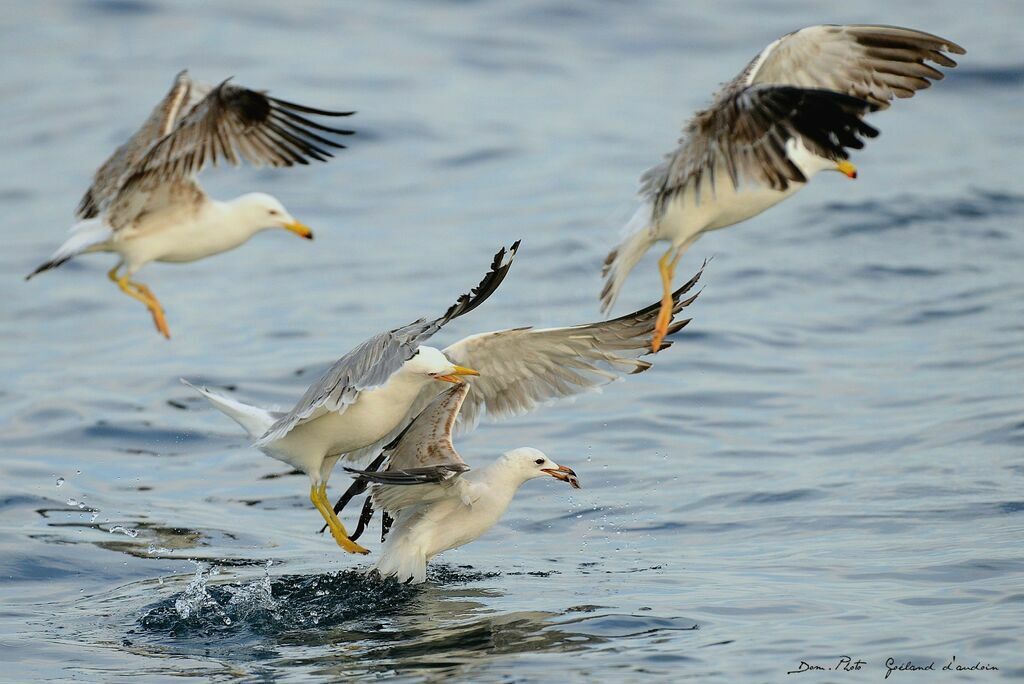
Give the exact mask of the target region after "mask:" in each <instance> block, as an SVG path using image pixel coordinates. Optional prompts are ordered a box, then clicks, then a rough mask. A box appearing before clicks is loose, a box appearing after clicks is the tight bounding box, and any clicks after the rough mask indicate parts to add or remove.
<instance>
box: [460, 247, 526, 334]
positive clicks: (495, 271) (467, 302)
mask: <svg viewBox="0 0 1024 684" xmlns="http://www.w3.org/2000/svg"><path fill="white" fill-rule="evenodd" d="M520 242H521V241H520V240H516V241H515V242H514V243H512V246H511V247H509V248H508V249H506V248H504V247H502V248H501V249H500V250H498V252H497V253H496V254H495V255H494V259H493V260H492V261H491V268H490V270H489V271H488V272H487V274H486V275H485V276H484V278H483V280H481V281H480V284H479V285H477V286H476V287H474V288H473V289H472V290H471V291H470V292H469V293H467V294H464V295H462V296H461V297H459V298H458V300H457V301H456V302H455V303H454V304H452V305H451V306H450V307H449V308H448V310H447V311H445V312H444V315H443V316H441V321H442V322H443V323H447V322H448V321H451V320H454V319H456V318H458V317H459V316H464V315H466V314H468V313H469V312H470V311H472V310H473V309H475V308H477V307H478V306H480V305H481V304H483V303H484V302H485V301H487V299H488V298H489V297H490V296H491V295H492V294H494V291H495V290H497V289H498V286H499V285H501V283H502V281H503V280H505V276H506V275H508V271H509V269H510V268H512V262H513V261H515V258H516V253H517V252H518V251H519V243H520Z"/></svg>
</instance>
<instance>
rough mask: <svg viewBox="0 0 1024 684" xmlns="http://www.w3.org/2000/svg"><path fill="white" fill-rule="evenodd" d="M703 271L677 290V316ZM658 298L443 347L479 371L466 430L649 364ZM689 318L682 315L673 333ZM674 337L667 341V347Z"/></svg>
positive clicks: (462, 417)
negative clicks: (565, 323) (584, 319)
mask: <svg viewBox="0 0 1024 684" xmlns="http://www.w3.org/2000/svg"><path fill="white" fill-rule="evenodd" d="M703 270H704V269H703V267H702V268H701V270H700V271H699V272H698V273H697V274H696V275H694V276H693V278H691V279H690V281H689V282H687V283H686V284H684V285H683V286H682V287H680V288H679V289H678V290H676V291H675V292H674V293H673V294H672V299H673V302H674V303H675V305H674V306H673V308H672V311H673V314H677V313H679V312H680V311H682V310H683V309H684V308H686V307H687V306H689V305H690V304H691V303H692V302H693V301H694V300H695V299H696V298H697V295H693V296H691V297H689V298H686V299H684V296H685V295H686V294H687V293H688V292H689V291H690V290H691V289H693V287H694V286H695V285H696V284H697V282H698V281H699V280H700V276H701V274H702V273H703ZM659 306H660V302H659V303H654V304H652V305H650V306H648V307H646V308H644V309H640V310H639V311H634V312H633V313H629V314H626V315H625V316H620V317H619V318H615V319H611V320H607V321H600V322H597V323H588V324H584V325H574V326H569V327H565V328H545V329H534V328H511V329H509V330H499V331H497V332H488V333H481V334H479V335H472V336H470V337H466V338H464V339H462V340H460V341H458V342H456V343H455V344H453V345H451V346H450V347H448V348H446V349H445V350H444V353H445V355H446V356H447V357H448V358H449V359H450V360H451V361H452V363H455V364H457V365H467V366H469V367H470V368H473V369H475V370H478V371H480V377H478V378H473V380H472V381H470V383H469V385H470V391H469V395H468V396H467V397H466V401H465V404H464V405H463V407H462V412H461V413H460V414H459V418H458V428H459V429H460V430H468V429H471V428H472V427H474V426H475V425H476V424H477V423H478V422H479V420H480V418H481V417H482V416H483V415H484V414H487V415H488V416H490V417H491V418H507V417H511V416H517V415H521V414H524V413H528V412H529V411H532V410H534V409H535V408H537V407H538V406H540V405H543V404H546V403H549V402H551V401H553V400H556V399H560V398H562V397H569V396H573V395H576V394H580V393H583V392H586V391H591V390H594V389H596V388H598V387H600V386H602V385H606V384H608V383H609V382H612V381H613V380H616V379H618V378H619V377H621V376H623V375H633V374H636V373H642V372H643V371H645V370H647V369H648V368H650V367H651V362H650V361H645V360H643V359H642V358H641V357H642V356H645V355H647V354H649V353H650V338H651V334H652V332H653V330H654V323H655V319H656V318H657V316H658V309H659ZM689 322H690V319H685V320H680V321H676V322H675V323H673V324H672V325H671V326H670V327H669V334H672V333H675V332H678V331H679V330H681V329H682V328H683V327H684V326H685V325H686V324H687V323H689ZM668 346H671V342H669V343H667V344H666V345H663V346H662V350H664V349H665V348H667V347H668Z"/></svg>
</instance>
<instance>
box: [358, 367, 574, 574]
mask: <svg viewBox="0 0 1024 684" xmlns="http://www.w3.org/2000/svg"><path fill="white" fill-rule="evenodd" d="M470 392H471V389H470V387H469V386H465V385H464V386H457V387H453V388H451V389H449V390H448V391H446V392H444V393H443V394H441V395H440V396H438V397H437V398H436V399H434V401H433V402H431V403H430V405H429V406H427V408H425V409H424V410H423V412H422V413H420V414H419V415H418V416H417V417H416V419H415V420H413V422H412V423H411V424H410V425H409V427H408V429H406V430H405V431H404V432H403V433H402V435H401V436H400V437H399V438H398V439H397V440H396V441H395V442H394V443H392V444H391V445H389V446H388V448H387V449H386V450H385V452H384V456H385V457H386V458H387V461H388V464H387V468H386V469H385V470H383V471H380V472H378V471H373V470H352V469H348V470H349V472H351V473H354V474H355V476H356V479H357V481H362V482H363V483H365V482H372V483H375V484H374V485H373V491H372V493H371V495H370V496H371V499H372V502H373V504H374V506H375V507H377V508H379V509H381V510H383V511H384V512H385V513H387V514H390V515H391V516H393V519H394V520H393V524H392V526H391V528H390V531H389V532H388V533H387V539H386V541H385V542H384V546H383V548H382V549H381V557H380V560H378V561H377V563H376V565H374V567H373V570H375V571H376V572H377V573H379V574H380V575H381V576H382V577H394V578H395V579H397V580H399V581H400V582H414V583H419V582H423V581H425V580H426V578H427V563H428V562H429V561H430V559H431V558H433V557H434V556H436V555H437V554H439V553H442V552H444V551H447V550H449V549H454V548H457V547H460V546H463V545H465V544H468V543H469V542H471V541H473V540H475V539H477V538H478V537H480V535H482V534H484V533H485V532H487V530H489V529H491V528H492V527H494V525H495V523H497V522H498V520H500V519H501V516H502V515H504V514H505V511H506V510H508V507H509V504H511V503H512V499H513V497H515V494H516V492H517V491H519V488H520V487H521V486H522V485H523V484H524V483H526V482H528V481H530V480H533V479H536V478H540V477H554V478H556V479H558V480H563V481H565V482H568V483H569V484H570V485H572V486H573V487H575V488H579V481H578V480H577V479H576V473H574V472H573V471H572V469H571V468H566V467H565V466H560V465H558V464H557V463H554V462H553V461H552V460H551V459H549V458H548V457H547V456H545V455H544V454H543V453H542V452H540V451H538V450H537V449H534V448H531V447H521V448H518V449H513V450H512V451H509V452H506V453H505V454H503V455H502V456H500V457H499V458H498V459H497V460H496V461H495V462H494V463H492V464H490V465H488V466H486V467H484V468H481V469H479V470H470V468H469V466H468V465H466V463H465V461H463V460H462V458H461V456H459V454H458V452H456V451H455V448H454V446H453V445H452V431H453V429H454V428H455V422H456V417H457V415H458V413H459V411H460V409H461V408H462V405H463V401H464V400H465V398H466V395H467V394H469V393H470Z"/></svg>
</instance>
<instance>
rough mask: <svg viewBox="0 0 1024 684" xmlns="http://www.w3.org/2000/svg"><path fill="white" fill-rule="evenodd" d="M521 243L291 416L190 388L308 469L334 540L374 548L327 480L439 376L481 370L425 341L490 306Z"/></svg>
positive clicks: (336, 376) (323, 383)
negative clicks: (338, 510)
mask: <svg viewBox="0 0 1024 684" xmlns="http://www.w3.org/2000/svg"><path fill="white" fill-rule="evenodd" d="M518 248H519V243H518V242H516V243H515V244H514V245H512V247H511V249H504V248H502V249H501V250H500V251H499V252H498V253H497V254H496V255H495V256H494V261H493V262H492V264H491V269H490V271H489V272H488V273H487V275H486V276H484V279H483V280H482V281H481V282H480V284H479V285H478V286H477V287H476V288H475V289H473V290H472V291H471V292H470V293H469V294H464V295H462V296H461V297H459V299H458V301H456V302H455V303H454V304H453V305H452V306H450V307H449V308H448V310H447V311H445V312H444V314H442V315H441V316H440V317H438V318H430V319H428V318H420V319H418V320H416V321H413V322H412V323H410V324H408V325H404V326H402V327H400V328H395V329H394V330H389V331H387V332H383V333H380V334H378V335H374V336H373V337H371V338H370V339H368V340H366V341H365V342H363V343H362V344H360V345H359V346H358V347H356V348H355V349H353V350H352V351H350V352H349V353H348V354H345V355H344V356H343V357H341V358H340V359H339V360H338V361H337V362H335V364H334V365H333V366H331V367H330V368H329V369H327V372H326V373H324V375H323V376H322V377H321V378H320V379H319V380H317V381H316V382H315V383H313V384H312V385H311V386H310V387H309V389H308V390H306V393H305V394H304V395H303V396H302V398H301V399H299V402H298V404H296V405H295V407H294V408H293V409H292V410H291V411H289V412H288V413H277V412H274V411H268V410H266V409H263V408H259V407H256V406H249V405H247V404H243V403H241V402H239V401H235V400H234V399H231V398H230V397H225V396H222V395H219V394H216V393H214V392H211V391H210V390H208V389H206V388H199V387H195V386H194V385H192V384H190V383H189V382H188V381H186V380H184V379H183V380H182V382H184V383H185V384H186V385H188V386H189V387H192V389H195V390H196V391H197V392H199V393H200V394H202V395H203V396H204V397H206V399H207V400H209V402H210V403H211V404H213V405H214V407H216V408H217V409H218V410H220V411H221V412H222V413H224V414H225V415H227V416H228V417H230V418H232V419H233V420H234V421H235V422H237V423H238V424H239V425H241V426H242V428H243V429H244V430H245V431H246V432H247V433H248V434H249V436H250V437H251V438H252V439H254V440H255V443H254V444H253V446H255V447H256V448H258V449H260V450H261V451H263V453H265V454H267V455H268V456H271V457H273V458H276V459H278V460H280V461H284V462H285V463H287V464H289V465H290V466H292V467H293V468H298V469H299V470H301V471H303V472H304V473H306V475H308V476H309V480H310V490H309V498H310V500H311V501H312V502H313V505H314V506H315V507H316V509H317V510H318V511H319V512H320V514H321V515H322V516H323V518H324V520H325V521H326V522H327V526H328V528H329V529H330V530H331V535H332V536H333V537H334V540H335V541H336V542H337V543H338V545H339V546H341V547H342V548H343V549H345V550H346V551H348V552H350V553H369V551H367V550H366V549H364V548H363V547H361V546H359V545H358V544H356V543H355V542H353V541H351V540H350V539H349V537H348V533H347V532H346V531H345V526H344V525H342V524H341V521H340V520H338V516H337V515H335V514H334V511H333V510H332V509H331V504H330V502H329V501H328V500H327V481H328V479H330V476H331V471H332V470H333V469H334V464H335V463H337V462H338V459H339V458H341V457H342V456H343V455H344V454H347V453H350V452H355V451H357V450H358V449H361V448H364V447H367V446H368V445H371V444H374V443H376V442H378V441H379V440H381V439H383V438H384V437H385V436H386V435H388V433H390V432H391V431H393V430H394V429H395V428H396V427H397V426H398V424H399V422H400V421H401V420H402V419H403V418H404V417H405V415H406V414H407V413H408V411H409V407H410V406H411V405H412V403H413V401H415V399H416V398H417V397H418V396H419V395H420V392H421V391H423V390H424V389H425V388H427V387H428V386H429V387H434V389H433V393H434V394H436V393H437V391H438V390H437V387H438V381H440V382H450V383H460V382H462V377H464V376H467V375H478V373H477V372H476V371H475V370H473V369H471V368H465V367H463V366H459V365H457V364H455V363H452V362H451V361H450V360H449V359H448V358H446V357H445V355H444V354H442V353H441V352H440V351H438V350H437V349H434V348H433V347H427V346H425V345H422V343H424V342H426V341H427V340H428V339H430V337H431V336H432V335H433V334H434V333H436V332H437V331H438V330H440V329H441V328H442V327H443V326H444V325H445V324H447V323H448V322H449V321H452V320H454V319H456V318H458V317H459V316H463V315H465V314H467V313H469V312H470V311H472V310H473V309H475V308H476V307H478V306H479V305H480V304H482V303H483V302H484V301H485V300H486V299H487V298H488V297H490V296H491V294H492V293H493V292H494V291H495V290H496V289H497V288H498V286H499V285H500V284H501V281H502V280H504V278H505V275H506V274H507V273H508V269H509V268H510V267H511V266H512V260H513V259H514V258H515V254H516V250H517V249H518Z"/></svg>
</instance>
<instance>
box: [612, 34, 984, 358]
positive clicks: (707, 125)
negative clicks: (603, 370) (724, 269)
mask: <svg viewBox="0 0 1024 684" xmlns="http://www.w3.org/2000/svg"><path fill="white" fill-rule="evenodd" d="M947 52H949V53H953V54H959V55H962V54H964V52H965V51H964V49H963V48H962V47H960V46H959V45H957V44H956V43H952V42H950V41H948V40H946V39H945V38H940V37H938V36H933V35H931V34H929V33H924V32H922V31H915V30H913V29H907V28H899V27H895V26H869V25H849V26H810V27H808V28H804V29H800V30H799V31H795V32H793V33H790V34H788V35H786V36H783V37H782V38H779V39H778V40H776V41H775V42H773V43H772V44H771V45H769V46H768V47H767V48H765V49H764V50H763V51H762V52H761V54H759V55H758V56H757V57H755V58H754V60H753V61H751V62H750V64H748V65H747V67H746V68H745V69H744V70H743V72H742V73H740V75H739V76H737V77H736V78H735V79H733V81H732V82H730V83H728V84H726V85H725V86H724V87H723V88H722V89H721V90H720V91H719V92H718V94H717V95H716V97H715V100H714V102H712V104H711V106H710V107H709V108H708V109H705V110H704V111H701V112H698V113H697V114H696V115H695V116H694V117H693V118H692V119H691V120H690V122H689V123H687V125H686V127H685V128H684V131H683V137H682V139H681V140H680V144H679V147H678V148H676V149H675V150H674V151H673V152H671V153H670V154H668V155H667V156H666V158H665V161H664V162H663V163H661V164H660V165H658V166H656V167H654V168H652V169H650V170H648V171H647V172H646V173H644V175H643V176H642V177H641V179H640V195H641V197H642V198H643V200H644V201H643V204H642V206H641V207H640V208H639V209H638V210H637V212H636V213H635V214H634V216H633V218H632V219H631V220H630V222H629V223H628V224H627V226H626V229H625V234H624V237H623V239H622V241H621V242H620V243H619V245H618V247H616V248H615V249H613V250H612V251H611V252H610V253H609V254H608V257H607V259H606V260H605V263H604V269H603V272H602V275H603V276H604V278H605V284H604V288H603V290H602V292H601V308H602V310H603V311H605V312H607V311H609V310H610V309H611V308H612V306H613V305H614V304H615V299H616V298H617V297H618V294H619V291H620V290H621V288H622V285H623V284H624V283H625V281H626V278H627V276H628V275H629V272H630V271H631V270H632V269H633V267H634V266H635V265H636V264H637V262H639V261H640V259H641V257H643V255H644V254H645V253H647V251H648V250H649V249H650V248H651V247H652V246H653V245H654V243H656V242H661V241H665V242H668V243H670V246H669V249H668V251H666V252H665V254H664V255H663V256H662V257H661V259H660V260H659V261H658V270H659V272H660V274H661V280H662V286H663V289H664V294H663V300H662V309H661V313H660V315H659V318H658V321H657V325H656V329H655V332H654V336H653V338H652V340H651V348H652V350H654V351H657V350H658V348H659V346H660V345H661V343H662V340H663V339H664V338H665V336H666V334H668V333H667V329H668V325H669V323H670V321H671V320H672V315H671V311H670V309H671V306H670V298H669V295H670V293H671V291H672V279H673V277H674V273H675V267H676V264H677V263H678V261H679V257H680V256H682V254H683V252H685V251H686V250H687V248H689V246H690V245H692V244H693V243H694V242H695V241H696V240H697V239H698V238H699V237H700V236H701V235H703V234H704V233H705V232H707V231H711V230H717V229H719V228H725V227H726V226H731V225H733V224H735V223H739V222H741V221H744V220H746V219H748V218H751V217H752V216H756V215H757V214H760V213H761V212H762V211H764V210H765V209H768V208H769V207H771V206H773V205H775V204H777V203H779V202H781V201H782V200H784V199H785V198H787V197H789V196H790V195H792V194H793V193H795V192H796V191H797V190H799V189H800V188H802V187H803V186H804V185H806V184H807V182H808V181H809V180H810V179H811V177H812V176H814V175H815V174H817V173H818V172H819V171H824V170H836V171H839V172H841V173H843V174H844V175H846V176H848V177H850V178H856V177H857V170H856V168H855V167H854V166H853V164H851V163H850V162H849V160H848V158H847V157H848V154H847V149H851V148H852V149H860V148H861V147H863V145H864V143H863V138H873V137H875V136H876V135H877V134H878V131H877V130H875V129H874V128H872V127H871V126H869V125H867V124H866V123H864V121H863V120H862V118H863V116H864V115H865V114H866V113H868V112H870V111H874V110H876V109H885V108H886V107H888V106H889V103H890V102H891V101H892V99H893V98H897V97H899V98H905V97H911V96H913V95H914V93H915V92H916V91H918V90H921V89H924V88H927V87H928V86H930V85H931V81H932V80H940V79H942V77H943V74H942V72H941V71H939V70H938V69H935V68H934V67H932V66H931V65H929V64H927V63H926V62H932V63H934V64H937V65H939V66H944V67H955V66H956V62H954V61H953V60H952V59H950V58H949V57H948V56H947V55H946V54H945V53H947ZM929 79H931V80H929Z"/></svg>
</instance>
